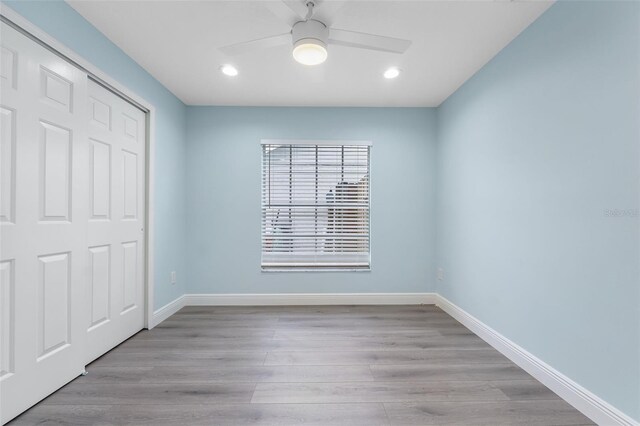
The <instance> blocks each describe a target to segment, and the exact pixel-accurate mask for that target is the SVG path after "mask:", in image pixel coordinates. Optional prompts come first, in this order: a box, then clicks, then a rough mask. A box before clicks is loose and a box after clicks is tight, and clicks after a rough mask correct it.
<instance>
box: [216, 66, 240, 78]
mask: <svg viewBox="0 0 640 426" xmlns="http://www.w3.org/2000/svg"><path fill="white" fill-rule="evenodd" d="M220 71H222V74H224V75H228V76H229V77H235V76H236V75H238V70H237V69H236V67H234V66H233V65H223V66H221V67H220Z"/></svg>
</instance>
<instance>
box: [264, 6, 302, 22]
mask: <svg viewBox="0 0 640 426" xmlns="http://www.w3.org/2000/svg"><path fill="white" fill-rule="evenodd" d="M262 4H264V5H265V6H266V7H267V9H269V10H270V11H271V13H273V14H274V15H276V16H277V17H278V18H280V19H282V20H283V21H284V22H286V23H287V24H288V25H290V26H293V24H295V23H296V22H300V21H304V18H305V16H306V15H307V7H306V6H305V5H304V4H303V3H302V2H301V1H299V0H277V1H273V0H271V1H263V2H262Z"/></svg>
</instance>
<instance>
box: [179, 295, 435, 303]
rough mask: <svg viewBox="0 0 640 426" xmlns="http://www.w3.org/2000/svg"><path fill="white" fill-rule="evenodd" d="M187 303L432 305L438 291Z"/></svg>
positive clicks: (203, 298)
mask: <svg viewBox="0 0 640 426" xmlns="http://www.w3.org/2000/svg"><path fill="white" fill-rule="evenodd" d="M184 297H185V306H296V305H433V304H435V302H436V297H437V295H436V293H281V294H185V295H184Z"/></svg>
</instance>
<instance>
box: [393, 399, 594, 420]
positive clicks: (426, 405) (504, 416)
mask: <svg viewBox="0 0 640 426" xmlns="http://www.w3.org/2000/svg"><path fill="white" fill-rule="evenodd" d="M384 406H385V408H386V412H387V415H388V417H389V422H390V423H391V424H393V425H528V426H553V425H557V426H560V425H576V426H577V425H588V424H589V425H591V424H593V422H591V421H590V420H589V419H588V418H587V417H585V416H584V415H582V414H581V413H580V412H578V411H577V410H576V409H575V408H573V407H572V406H570V405H569V404H567V403H566V402H564V401H559V400H555V401H510V402H422V403H417V404H416V403H385V404H384Z"/></svg>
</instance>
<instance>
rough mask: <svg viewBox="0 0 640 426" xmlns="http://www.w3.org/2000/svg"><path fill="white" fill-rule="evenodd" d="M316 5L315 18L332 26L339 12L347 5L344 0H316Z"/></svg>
mask: <svg viewBox="0 0 640 426" xmlns="http://www.w3.org/2000/svg"><path fill="white" fill-rule="evenodd" d="M314 3H315V5H316V7H315V8H314V9H313V19H316V20H318V21H320V22H322V23H324V24H325V25H326V26H328V27H330V26H331V25H332V24H333V21H334V19H335V18H336V16H337V15H338V12H339V11H340V9H342V7H343V6H344V5H345V2H344V1H338V0H315V1H314Z"/></svg>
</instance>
